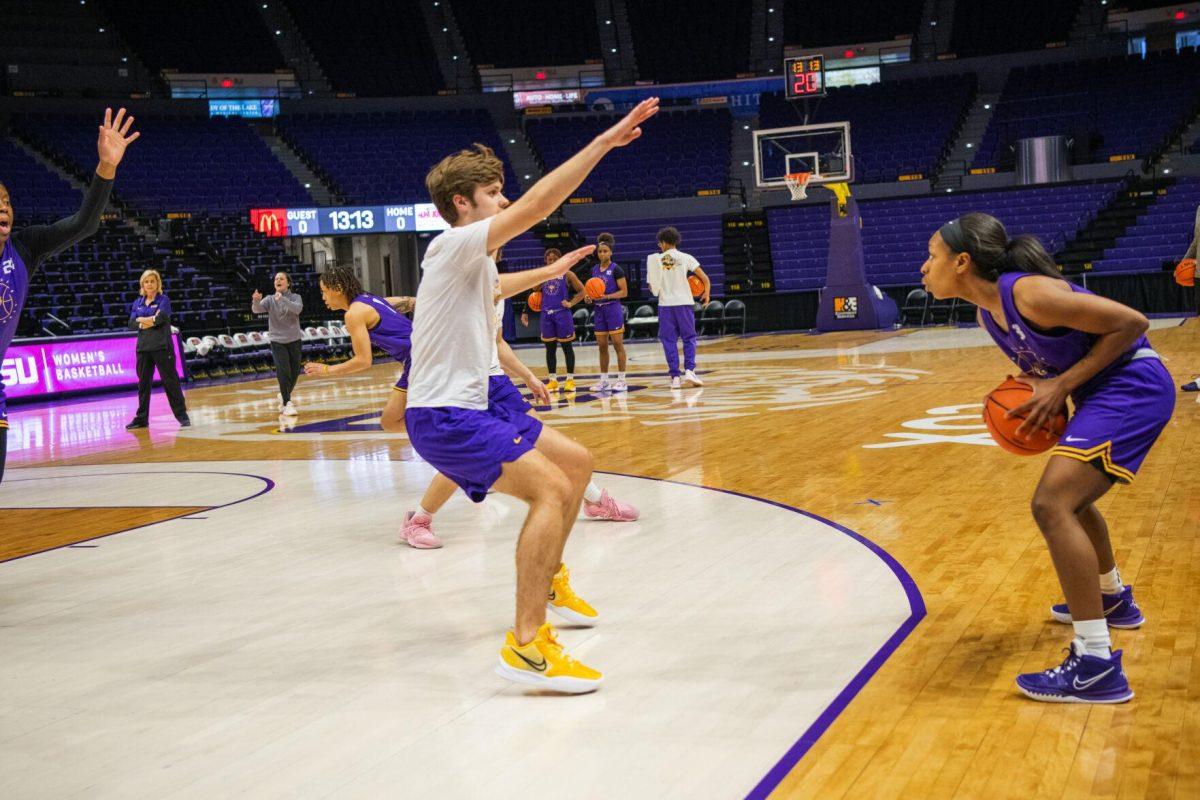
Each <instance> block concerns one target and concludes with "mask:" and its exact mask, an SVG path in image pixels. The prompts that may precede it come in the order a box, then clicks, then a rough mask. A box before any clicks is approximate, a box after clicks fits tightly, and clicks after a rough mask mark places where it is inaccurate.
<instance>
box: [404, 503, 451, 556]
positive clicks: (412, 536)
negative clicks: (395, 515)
mask: <svg viewBox="0 0 1200 800" xmlns="http://www.w3.org/2000/svg"><path fill="white" fill-rule="evenodd" d="M400 541H402V542H404V543H405V544H407V545H408V546H409V547H415V548H417V549H418V550H436V549H437V548H439V547H441V546H442V540H441V539H439V538H438V537H437V536H435V535H434V533H433V517H431V516H428V515H426V514H422V515H421V516H419V517H418V516H417V515H416V512H415V511H410V512H408V513H407V514H405V515H404V524H403V525H401V526H400Z"/></svg>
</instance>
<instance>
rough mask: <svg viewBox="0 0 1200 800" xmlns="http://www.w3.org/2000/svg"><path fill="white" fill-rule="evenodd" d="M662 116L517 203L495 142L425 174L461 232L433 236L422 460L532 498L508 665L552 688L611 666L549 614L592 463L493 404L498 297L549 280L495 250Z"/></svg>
mask: <svg viewBox="0 0 1200 800" xmlns="http://www.w3.org/2000/svg"><path fill="white" fill-rule="evenodd" d="M657 111H658V100H657V98H652V99H649V100H646V101H643V102H642V103H639V104H638V105H637V106H636V107H635V108H634V109H633V111H631V112H630V113H629V114H628V115H627V116H626V117H625V118H624V119H622V120H621V121H620V122H619V123H617V124H616V125H614V126H613V127H612V128H610V129H609V130H607V131H606V132H604V133H602V134H601V135H600V136H598V137H597V138H596V139H594V140H593V141H592V142H591V143H590V144H589V145H588V146H587V147H585V148H584V149H583V150H581V151H580V152H579V153H577V154H576V155H575V156H573V157H572V158H570V159H568V160H567V161H566V162H565V163H564V164H562V165H561V166H560V167H558V168H557V169H555V170H554V171H553V172H551V173H550V174H548V175H547V176H546V177H544V178H543V179H542V180H540V181H538V182H537V183H536V184H535V185H534V186H532V187H531V188H530V189H529V190H528V191H527V192H526V193H525V194H524V195H522V197H521V199H519V200H517V201H516V202H514V203H512V204H511V205H510V204H509V202H508V201H507V200H506V199H505V197H504V195H503V177H504V172H503V165H502V163H501V162H500V160H499V159H497V158H496V157H495V155H494V154H493V153H492V151H491V150H490V149H489V148H487V147H483V146H481V145H477V146H476V147H474V148H473V149H471V150H464V151H461V152H459V153H455V154H453V155H450V156H447V157H446V158H444V159H443V160H442V161H441V162H439V163H438V164H437V165H436V166H435V167H434V168H433V169H432V170H430V172H429V174H428V175H427V176H426V179H425V183H426V186H427V187H428V188H429V193H430V196H431V198H432V199H433V202H434V203H435V204H436V205H437V208H438V211H440V212H441V215H442V218H443V219H445V220H446V221H447V222H448V223H449V224H450V225H451V226H452V227H451V229H450V230H448V231H446V232H444V233H442V234H440V235H439V236H438V237H437V238H436V239H434V241H433V242H432V243H431V244H430V246H429V249H428V251H427V252H426V254H425V260H424V262H423V265H422V266H423V267H424V275H423V277H422V280H421V285H420V288H419V289H418V290H417V306H418V309H419V310H418V312H417V314H416V320H415V323H414V328H413V367H412V371H411V380H410V391H409V398H408V410H407V412H406V413H405V421H406V422H407V426H408V436H409V439H410V440H411V441H412V444H413V447H414V448H415V449H416V451H417V452H418V453H419V454H420V455H421V457H422V458H424V459H425V460H426V461H428V462H429V463H430V465H431V466H433V467H434V468H436V469H437V470H438V471H439V472H441V473H442V474H443V475H445V476H447V477H448V478H451V479H452V480H453V481H454V482H455V483H457V484H458V485H459V486H460V487H462V489H463V490H464V491H466V492H467V494H468V496H469V497H470V498H471V499H472V500H474V501H475V502H479V501H481V500H483V498H484V497H485V496H486V494H487V490H488V489H489V488H495V489H496V490H497V491H500V492H503V493H505V494H508V495H511V496H513V497H516V498H518V499H520V500H523V501H525V502H526V503H528V504H529V514H528V516H527V517H526V519H525V524H524V526H523V527H522V530H521V534H520V538H519V539H518V541H517V554H516V555H517V558H516V561H517V609H516V619H515V624H514V626H513V629H512V630H510V631H509V632H508V634H507V635H506V638H505V642H504V644H503V646H502V648H501V650H500V662H499V664H498V665H497V667H496V671H497V673H498V674H500V675H501V676H502V677H505V678H507V679H509V680H513V681H518V682H521V683H527V684H532V685H536V686H539V687H542V688H547V689H552V690H558V691H565V692H572V693H578V692H588V691H594V690H595V689H597V688H598V687H599V684H600V681H601V675H600V673H599V672H597V671H596V670H594V669H591V668H590V667H587V666H585V665H583V664H581V663H580V662H578V661H575V660H574V659H572V658H571V657H570V656H568V655H567V654H566V653H565V652H564V651H563V648H562V646H561V645H560V644H559V643H558V641H557V639H556V638H555V635H554V631H553V629H552V628H551V627H550V625H549V624H548V623H547V622H546V621H545V620H546V602H547V598H548V597H549V596H550V593H551V585H552V581H553V579H554V576H555V573H556V572H558V571H559V569H560V568H561V565H562V552H563V547H564V546H565V545H566V540H567V537H568V535H569V534H570V531H571V527H572V525H573V524H574V521H575V517H576V515H577V514H578V511H579V505H580V501H581V499H582V495H583V490H584V487H585V486H586V485H587V482H588V479H589V476H590V475H591V472H592V457H591V454H590V453H589V452H588V451H587V450H586V449H585V448H584V447H582V446H581V445H579V444H577V443H576V442H573V441H571V440H570V439H568V438H567V437H566V436H563V435H562V434H561V433H558V432H557V431H554V430H552V429H550V428H543V427H542V424H541V422H539V421H538V420H537V419H535V418H534V417H532V416H529V415H518V416H510V415H508V414H506V413H504V412H503V411H502V410H500V409H497V408H494V407H491V406H489V403H488V385H487V374H488V369H489V364H490V361H491V350H492V346H493V342H494V341H495V329H494V328H495V312H494V303H495V298H496V295H497V294H499V295H500V296H501V297H511V296H513V295H515V294H518V293H520V292H522V291H525V290H526V289H530V288H532V287H534V286H536V285H537V284H538V283H541V282H543V281H545V280H547V279H548V276H543V275H539V274H537V273H538V271H537V270H531V271H529V272H526V273H520V272H518V273H511V274H505V275H500V274H499V273H498V272H497V270H496V264H495V261H493V260H492V258H491V257H490V256H489V253H493V252H495V250H496V249H497V248H499V247H500V246H502V245H503V244H505V243H506V242H508V241H510V240H511V239H513V238H514V237H515V236H517V235H519V234H521V233H523V232H524V231H526V230H529V229H530V228H531V227H533V226H534V225H535V224H536V223H537V222H538V221H540V220H542V219H545V218H546V217H547V216H549V215H550V214H551V213H553V211H554V210H555V209H556V208H558V206H559V205H561V204H562V202H563V201H564V200H566V199H567V197H569V196H570V194H571V192H572V191H574V190H575V189H576V188H577V187H578V186H579V185H580V184H581V183H583V181H584V179H585V178H586V177H587V175H588V173H590V172H591V171H592V169H593V168H595V166H596V164H597V163H599V161H600V159H601V158H603V157H604V155H605V154H606V153H608V152H609V151H610V150H612V149H613V148H616V147H622V146H625V145H627V144H629V143H630V142H633V141H635V140H636V139H637V138H638V137H639V136H640V135H641V133H642V131H641V127H640V125H641V124H642V123H643V122H645V121H646V120H648V119H650V118H651V117H652V116H653V115H654V114H655V113H657ZM591 250H592V248H590V247H585V248H581V249H579V250H576V251H574V252H572V253H568V254H566V255H564V256H563V257H562V258H560V259H559V260H558V261H556V262H555V263H554V264H552V265H550V266H549V267H545V268H544V269H549V270H554V271H555V272H556V273H557V274H559V275H562V274H565V273H566V272H567V270H568V269H570V268H571V266H572V265H573V264H575V263H576V262H578V261H579V260H580V259H581V258H583V257H585V256H587V255H588V254H590V252H591ZM530 273H533V274H532V275H531V274H530ZM497 289H498V290H499V291H498V292H497Z"/></svg>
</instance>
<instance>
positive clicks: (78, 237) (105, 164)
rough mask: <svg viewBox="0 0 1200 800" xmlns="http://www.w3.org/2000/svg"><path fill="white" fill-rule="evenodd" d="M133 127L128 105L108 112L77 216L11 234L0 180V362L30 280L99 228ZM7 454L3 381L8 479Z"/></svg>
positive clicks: (2, 441)
mask: <svg viewBox="0 0 1200 800" xmlns="http://www.w3.org/2000/svg"><path fill="white" fill-rule="evenodd" d="M132 128H133V117H128V118H127V117H126V116H125V109H123V108H122V109H119V110H118V111H117V115H116V117H114V116H113V113H112V109H111V108H106V109H105V110H104V124H102V125H101V126H100V135H99V138H98V139H97V141H96V151H97V153H98V154H99V156H100V163H99V164H97V165H96V172H95V174H94V175H93V176H92V181H91V183H90V184H89V185H88V189H87V194H85V195H84V196H83V204H82V205H81V206H80V207H79V210H78V211H76V212H75V213H74V214H72V215H71V216H69V217H66V218H65V219H60V220H59V221H58V222H55V223H54V224H52V225H34V226H32V227H29V228H25V229H23V230H21V231H18V232H17V233H13V232H12V224H13V216H14V215H13V204H12V198H11V197H10V196H9V193H8V188H7V187H5V186H4V184H0V360H3V359H4V353H5V352H6V351H7V350H8V346H9V344H11V343H12V340H13V337H14V336H16V334H17V326H18V325H19V324H20V321H21V310H22V309H23V308H24V307H25V297H26V295H27V294H28V292H29V282H30V280H32V279H33V276H34V275H35V274H36V273H37V271H38V268H39V267H40V266H41V264H42V262H43V261H44V260H46V259H47V258H49V257H50V256H52V255H54V254H55V253H58V252H61V251H62V250H65V249H66V248H68V247H70V246H71V245H73V244H75V243H77V242H80V241H83V240H84V239H86V238H87V237H89V236H91V235H92V234H94V233H95V232H96V231H97V230H99V228H100V215H101V214H102V213H104V207H105V206H106V205H108V196H109V194H111V193H112V185H113V180H114V179H115V178H116V176H117V165H119V164H120V163H121V159H122V158H124V157H125V148H127V147H129V145H130V144H132V143H133V142H135V141H136V140H137V138H138V137H139V136H141V134H140V133H130V130H132ZM7 454H8V413H7V409H6V405H5V400H4V385H3V383H0V480H3V479H4V462H5V460H6V457H7Z"/></svg>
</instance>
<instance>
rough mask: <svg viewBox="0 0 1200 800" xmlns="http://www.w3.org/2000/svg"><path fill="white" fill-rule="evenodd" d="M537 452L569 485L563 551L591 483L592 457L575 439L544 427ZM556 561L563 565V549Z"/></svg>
mask: <svg viewBox="0 0 1200 800" xmlns="http://www.w3.org/2000/svg"><path fill="white" fill-rule="evenodd" d="M536 446H537V449H538V452H539V453H542V454H543V455H545V456H546V457H547V458H548V459H550V461H551V462H552V463H553V464H554V465H555V466H556V467H558V468H559V469H561V470H562V472H563V474H564V475H565V476H566V477H567V480H568V481H569V482H570V485H571V494H570V500H569V502H568V503H567V505H566V507H565V508H564V509H563V520H562V522H563V537H562V547H566V544H567V539H568V537H570V535H571V529H572V528H574V527H575V520H576V519H578V517H579V508H580V506H581V505H582V504H583V493H584V491H585V490H586V489H587V485H588V483H589V482H591V479H592V467H593V465H594V462H593V460H592V454H591V452H589V451H588V449H587V448H586V447H584V446H583V445H581V444H580V443H579V442H576V441H575V440H574V439H571V438H569V437H567V436H566V435H565V434H562V433H559V432H558V431H556V430H554V429H553V428H550V427H547V426H543V427H542V433H541V435H540V436H538V440H537V445H536ZM558 557H559V561H562V548H560V549H559V551H558Z"/></svg>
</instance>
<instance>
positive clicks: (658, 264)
mask: <svg viewBox="0 0 1200 800" xmlns="http://www.w3.org/2000/svg"><path fill="white" fill-rule="evenodd" d="M699 266H700V262H699V261H697V260H696V259H695V258H693V257H692V256H690V255H689V254H687V253H685V252H683V251H682V250H668V251H666V252H665V253H651V254H650V255H649V256H647V257H646V282H647V283H649V284H650V291H651V292H653V293H654V294H655V296H656V297H658V304H659V306H690V305H692V304H693V303H695V302H696V301H695V299H694V298H693V297H692V288H691V287H690V286H688V273H689V272H691V271H692V270H694V269H696V268H697V267H699Z"/></svg>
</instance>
